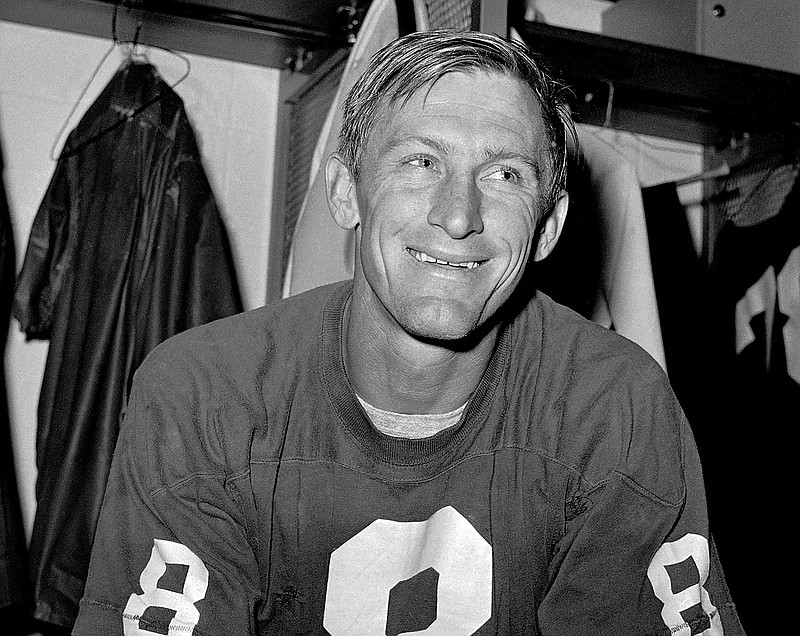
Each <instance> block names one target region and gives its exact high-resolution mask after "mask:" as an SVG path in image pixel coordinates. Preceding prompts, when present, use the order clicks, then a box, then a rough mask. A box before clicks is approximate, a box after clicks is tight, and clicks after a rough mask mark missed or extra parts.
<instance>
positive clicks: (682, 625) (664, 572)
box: [647, 534, 723, 636]
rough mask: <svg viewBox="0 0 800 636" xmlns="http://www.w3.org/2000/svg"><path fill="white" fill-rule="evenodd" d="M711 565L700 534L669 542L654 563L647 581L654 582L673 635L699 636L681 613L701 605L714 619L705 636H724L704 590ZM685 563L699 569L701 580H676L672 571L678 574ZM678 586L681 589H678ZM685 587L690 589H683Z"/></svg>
mask: <svg viewBox="0 0 800 636" xmlns="http://www.w3.org/2000/svg"><path fill="white" fill-rule="evenodd" d="M692 563H693V566H692ZM709 563H710V557H709V552H708V540H707V539H706V538H705V537H703V536H701V535H699V534H686V535H684V536H683V537H681V538H680V539H678V540H677V541H673V542H670V543H665V544H664V545H662V546H661V547H660V548H659V549H658V552H656V554H655V556H654V557H653V560H652V561H651V562H650V567H649V568H648V569H647V578H649V579H650V584H651V585H652V586H653V592H654V593H655V595H656V597H657V598H658V599H659V600H660V601H661V602H662V603H664V608H663V609H662V610H661V618H662V619H663V620H664V623H665V624H666V626H667V627H669V628H670V630H671V631H672V634H673V636H690V635H691V634H695V633H697V632H694V631H692V627H691V626H690V625H689V623H688V621H687V619H686V618H684V616H683V615H682V614H681V612H687V610H691V609H692V608H695V607H697V606H698V605H699V606H700V607H701V608H702V610H703V611H704V612H705V613H706V614H707V615H708V617H709V619H710V627H709V628H708V629H706V630H705V631H703V632H702V634H701V636H723V631H722V621H721V619H720V617H719V612H717V608H716V607H714V605H712V604H711V597H710V596H709V595H708V592H707V591H706V589H705V588H704V587H703V584H704V583H705V582H706V580H707V579H708V570H709ZM683 564H686V566H687V567H688V568H692V567H694V568H696V572H697V577H696V578H697V580H695V581H691V582H689V583H688V584H687V583H686V582H684V583H681V582H680V581H677V580H676V581H673V577H672V576H671V575H670V570H671V569H672V570H673V571H677V570H679V569H680V568H681V566H682V565H683ZM673 566H674V567H673ZM692 571H693V570H692ZM676 585H677V586H678V587H679V589H675V587H676ZM681 585H686V587H680V586H681Z"/></svg>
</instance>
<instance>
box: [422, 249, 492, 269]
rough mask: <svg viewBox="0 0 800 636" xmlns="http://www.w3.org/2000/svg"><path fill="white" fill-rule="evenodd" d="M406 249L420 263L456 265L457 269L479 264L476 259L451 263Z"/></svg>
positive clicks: (474, 266) (473, 266)
mask: <svg viewBox="0 0 800 636" xmlns="http://www.w3.org/2000/svg"><path fill="white" fill-rule="evenodd" d="M408 251H409V252H410V253H411V255H412V256H413V257H414V258H416V259H417V260H418V261H419V262H420V263H436V264H437V265H447V266H448V267H457V268H459V269H475V268H476V267H478V266H479V265H480V263H479V262H478V261H464V262H463V263H451V262H450V261H443V260H442V259H440V258H434V257H433V256H429V255H428V254H426V253H425V252H418V251H416V250H412V249H409V250H408Z"/></svg>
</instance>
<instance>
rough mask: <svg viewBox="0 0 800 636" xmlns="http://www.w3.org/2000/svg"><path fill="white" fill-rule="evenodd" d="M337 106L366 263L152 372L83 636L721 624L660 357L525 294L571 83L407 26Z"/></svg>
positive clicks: (471, 43)
mask: <svg viewBox="0 0 800 636" xmlns="http://www.w3.org/2000/svg"><path fill="white" fill-rule="evenodd" d="M343 121H344V124H343V130H342V134H341V139H340V147H339V152H338V153H336V154H334V155H333V156H332V157H330V159H329V161H328V163H327V187H328V198H329V202H330V208H331V211H332V214H333V217H334V220H335V221H336V223H338V224H339V225H340V226H342V227H344V228H348V229H352V230H353V231H354V232H355V237H356V254H355V275H354V279H353V280H352V281H348V282H345V283H340V284H336V285H331V286H326V287H321V288H318V289H316V290H312V291H310V292H307V293H305V294H302V295H300V296H297V297H295V298H291V299H288V300H284V301H281V302H278V303H275V304H273V305H269V306H267V307H265V308H262V309H259V310H256V311H254V312H249V313H246V314H243V315H240V316H237V317H234V318H231V319H226V320H222V321H218V322H217V323H214V324H211V325H208V326H205V327H202V328H200V329H196V330H192V331H189V332H186V333H184V334H182V335H180V336H178V337H176V338H173V339H171V340H169V341H168V342H167V343H165V344H163V345H162V346H160V347H159V348H158V349H157V350H156V351H155V352H154V353H153V354H152V355H151V356H150V357H149V358H148V360H147V361H146V362H145V364H144V365H143V366H142V367H141V368H140V370H139V371H138V372H137V376H136V379H135V382H134V388H133V391H132V398H131V401H130V404H129V406H128V410H127V415H126V420H125V423H124V425H123V427H122V433H121V438H120V442H119V445H118V447H117V453H116V455H115V459H114V465H113V468H112V476H111V479H110V481H109V483H108V487H107V491H106V500H105V503H104V506H103V511H102V515H101V519H100V523H99V530H98V533H97V538H96V542H95V548H94V551H93V556H92V565H91V572H90V576H89V581H88V584H87V588H86V593H85V596H84V600H83V601H82V606H81V614H80V616H79V619H78V623H77V626H76V629H75V632H74V633H75V634H78V635H81V636H82V635H88V634H92V635H97V636H100V635H103V636H106V635H108V634H125V635H126V636H133V635H141V634H156V633H158V634H184V635H189V634H300V633H302V634H330V635H331V636H345V635H347V636H354V635H355V636H358V635H365V636H366V635H369V636H374V635H378V634H380V635H386V636H396V635H399V634H405V633H415V634H431V635H434V634H437V635H459V636H460V635H470V634H487V635H488V634H525V635H535V634H543V635H553V636H565V635H569V634H575V635H587V634H591V635H592V636H600V635H605V634H607V635H609V636H624V635H628V634H630V635H631V636H633V635H636V636H642V635H656V634H663V635H664V636H670V635H679V636H684V635H685V636H689V635H691V634H705V635H706V636H720V635H722V634H723V623H724V622H725V623H726V627H728V623H727V622H726V621H728V620H729V618H730V621H731V624H732V625H733V624H735V612H734V610H733V608H732V604H731V603H730V602H729V599H728V597H727V592H726V590H725V587H724V580H723V579H722V573H721V572H720V571H719V569H718V563H717V561H716V559H715V557H714V555H713V551H710V549H709V533H708V524H707V517H706V510H705V499H704V492H703V485H702V477H701V473H700V466H699V463H698V458H697V453H696V450H695V446H694V442H693V439H692V436H691V433H690V430H689V427H688V425H687V422H686V420H685V418H684V416H683V413H682V412H681V409H680V407H679V406H678V404H677V402H676V400H675V397H674V395H673V394H672V392H671V390H670V388H669V384H668V382H667V380H666V378H665V376H664V374H663V373H662V371H661V368H660V367H659V365H658V364H657V363H656V362H655V361H653V360H652V359H651V358H650V357H649V356H647V354H646V353H644V352H643V351H642V350H641V349H640V348H638V347H637V346H636V345H634V344H632V343H631V342H629V341H627V340H625V339H623V338H621V337H619V336H617V335H616V334H613V333H611V332H609V331H607V330H605V329H603V328H601V327H599V326H597V325H593V324H591V323H589V322H587V321H585V320H584V319H582V318H581V317H579V316H578V315H577V314H575V313H573V312H571V311H569V310H567V309H565V308H564V307H561V306H559V305H557V304H556V303H554V302H553V301H552V300H550V299H549V298H547V297H546V296H545V295H543V294H541V293H537V292H536V290H535V271H534V272H533V274H532V273H531V269H530V267H529V264H530V263H531V262H533V261H536V260H539V259H542V258H545V257H546V256H547V255H548V254H549V253H550V251H551V250H552V249H553V246H554V245H555V244H556V241H557V240H558V236H559V233H560V231H561V228H562V226H563V223H564V219H565V215H566V213H567V201H568V197H567V194H566V192H565V189H564V179H565V165H566V146H567V140H568V137H569V136H570V135H571V134H572V124H571V122H570V119H569V116H568V114H567V110H566V108H565V106H564V104H563V102H562V101H561V98H560V87H559V86H558V85H557V84H555V83H554V82H553V81H552V80H551V79H549V77H548V76H547V75H546V74H545V73H543V72H542V70H541V69H540V68H539V66H538V65H537V63H536V61H535V60H534V59H533V58H532V57H531V55H530V54H529V53H528V51H527V50H526V49H525V48H524V47H522V46H520V45H518V44H515V43H512V42H507V41H505V40H502V39H500V38H497V37H494V36H490V35H486V34H480V33H456V32H444V31H436V32H428V33H417V34H412V35H409V36H406V37H404V38H401V39H400V40H398V41H396V42H394V43H392V44H390V45H389V46H388V47H386V48H385V49H384V50H382V51H381V52H379V53H378V54H377V55H376V56H375V58H374V59H373V60H372V62H371V64H370V66H369V68H368V69H367V71H366V72H365V74H364V76H363V77H362V78H361V79H360V80H359V81H358V82H357V83H356V85H355V86H354V87H353V89H352V91H351V93H350V96H349V98H348V100H347V102H346V104H345V110H344V117H343ZM731 633H732V632H731V631H730V630H729V636H730V634H731Z"/></svg>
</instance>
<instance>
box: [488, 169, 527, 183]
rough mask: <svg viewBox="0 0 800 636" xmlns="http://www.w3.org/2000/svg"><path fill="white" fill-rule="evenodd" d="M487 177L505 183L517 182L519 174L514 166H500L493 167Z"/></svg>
mask: <svg viewBox="0 0 800 636" xmlns="http://www.w3.org/2000/svg"><path fill="white" fill-rule="evenodd" d="M489 178H490V179H497V180H498V181H505V182H507V183H517V182H518V181H519V179H520V175H519V172H517V171H516V170H515V169H514V168H508V167H500V168H496V169H494V170H493V171H492V172H491V173H490V174H489Z"/></svg>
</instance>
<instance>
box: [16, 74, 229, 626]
mask: <svg viewBox="0 0 800 636" xmlns="http://www.w3.org/2000/svg"><path fill="white" fill-rule="evenodd" d="M240 310H241V300H240V296H239V292H238V287H237V282H236V276H235V272H234V266H233V262H232V258H231V253H230V247H229V243H228V240H227V237H226V235H225V231H224V228H223V225H222V221H221V219H220V215H219V212H218V209H217V206H216V204H215V201H214V197H213V194H212V192H211V189H210V187H209V183H208V181H207V179H206V176H205V174H204V172H203V169H202V166H201V161H200V156H199V152H198V148H197V144H196V142H195V138H194V134H193V132H192V129H191V126H190V124H189V121H188V119H187V117H186V113H185V111H184V108H183V103H182V102H181V99H180V98H179V97H178V95H177V94H176V93H175V92H174V91H173V90H172V89H171V88H170V87H169V86H167V85H166V84H165V83H164V81H163V80H162V79H161V78H160V77H159V75H158V73H157V71H156V70H155V69H154V68H153V67H152V66H150V65H149V64H136V63H131V64H128V65H127V66H125V67H123V68H121V69H120V70H119V71H118V72H117V73H116V75H115V76H114V77H113V78H112V80H111V82H110V83H109V85H108V86H107V87H106V88H105V89H104V90H103V92H102V93H101V95H100V97H99V98H98V99H97V101H96V102H95V103H94V104H93V105H92V106H91V107H90V108H89V110H88V112H87V113H86V115H85V116H84V117H83V119H82V120H81V122H80V123H79V124H78V126H77V127H76V129H75V130H74V131H73V132H72V133H71V134H70V135H69V137H68V139H67V142H66V144H65V147H64V151H63V152H62V155H61V157H60V158H59V161H58V163H57V165H56V169H55V173H54V175H53V178H52V180H51V182H50V185H49V187H48V189H47V192H46V193H45V196H44V200H43V201H42V204H41V207H40V209H39V211H38V213H37V216H36V218H35V220H34V224H33V228H32V230H31V236H30V240H29V243H28V248H27V252H26V255H25V262H24V265H23V269H22V272H21V274H20V276H19V278H18V281H17V287H16V295H15V299H14V316H15V317H16V318H17V319H18V320H19V322H20V324H21V326H22V329H23V330H24V331H25V333H26V334H27V337H28V338H49V339H50V348H49V352H48V357H47V363H46V367H45V372H44V380H43V384H42V389H41V395H40V398H39V408H38V431H37V438H36V463H37V468H38V471H39V472H38V479H37V483H36V498H37V511H36V518H35V521H34V528H33V537H32V540H31V545H30V559H31V565H32V571H33V578H34V585H35V603H36V606H35V610H34V611H35V616H36V618H38V619H41V620H45V621H48V622H51V623H55V624H60V625H65V626H71V625H72V624H73V623H74V620H75V618H76V617H77V614H78V602H79V600H80V598H81V596H82V593H83V588H84V582H85V578H86V573H87V571H88V566H89V556H90V551H91V547H92V538H93V534H94V529H95V525H96V521H97V518H98V514H99V510H100V504H101V501H102V498H103V493H104V490H105V485H106V477H107V475H108V471H109V466H110V462H111V457H112V453H113V450H114V445H115V442H116V439H117V433H118V430H119V424H120V421H121V418H122V414H123V410H124V405H125V400H126V397H127V394H128V390H129V387H130V383H131V379H132V376H133V372H134V371H135V370H136V368H137V367H138V365H139V364H140V363H141V361H142V360H143V359H144V357H145V356H146V355H147V353H148V352H149V351H150V350H151V349H152V348H153V347H154V346H155V345H157V344H158V343H159V342H161V341H162V340H164V339H166V338H168V337H170V336H172V335H174V334H176V333H178V332H180V331H183V330H185V329H187V328H189V327H192V326H195V325H199V324H201V323H205V322H208V321H211V320H214V319H216V318H220V317H223V316H226V315H230V314H233V313H236V312H238V311H240Z"/></svg>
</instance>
